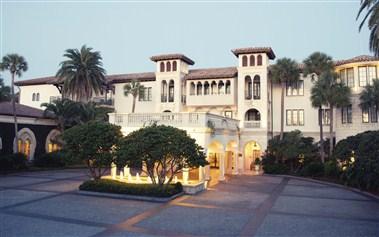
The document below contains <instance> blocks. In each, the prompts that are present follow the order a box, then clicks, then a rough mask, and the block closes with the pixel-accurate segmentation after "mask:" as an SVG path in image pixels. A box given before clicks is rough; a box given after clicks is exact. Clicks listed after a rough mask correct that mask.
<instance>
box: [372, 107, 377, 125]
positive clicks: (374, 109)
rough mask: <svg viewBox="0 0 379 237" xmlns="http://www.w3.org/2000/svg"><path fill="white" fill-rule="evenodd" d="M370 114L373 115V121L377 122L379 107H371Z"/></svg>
mask: <svg viewBox="0 0 379 237" xmlns="http://www.w3.org/2000/svg"><path fill="white" fill-rule="evenodd" d="M370 110H371V111H370V115H371V123H377V122H378V108H376V106H375V105H374V106H373V107H371V108H370Z"/></svg>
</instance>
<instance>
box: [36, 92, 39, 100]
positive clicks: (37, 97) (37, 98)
mask: <svg viewBox="0 0 379 237" xmlns="http://www.w3.org/2000/svg"><path fill="white" fill-rule="evenodd" d="M36 101H39V93H37V96H36Z"/></svg>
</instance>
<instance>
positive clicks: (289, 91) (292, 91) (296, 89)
mask: <svg viewBox="0 0 379 237" xmlns="http://www.w3.org/2000/svg"><path fill="white" fill-rule="evenodd" d="M286 95H287V96H297V95H304V81H303V80H299V81H297V82H287V83H286Z"/></svg>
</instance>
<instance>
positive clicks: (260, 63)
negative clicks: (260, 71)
mask: <svg viewBox="0 0 379 237" xmlns="http://www.w3.org/2000/svg"><path fill="white" fill-rule="evenodd" d="M257 65H258V66H261V65H262V55H258V57H257Z"/></svg>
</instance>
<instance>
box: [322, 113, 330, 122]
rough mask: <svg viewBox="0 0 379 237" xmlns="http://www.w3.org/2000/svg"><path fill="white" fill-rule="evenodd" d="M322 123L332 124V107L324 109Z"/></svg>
mask: <svg viewBox="0 0 379 237" xmlns="http://www.w3.org/2000/svg"><path fill="white" fill-rule="evenodd" d="M321 117H322V125H329V124H330V109H322V114H321Z"/></svg>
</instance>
